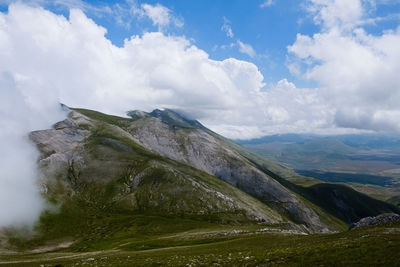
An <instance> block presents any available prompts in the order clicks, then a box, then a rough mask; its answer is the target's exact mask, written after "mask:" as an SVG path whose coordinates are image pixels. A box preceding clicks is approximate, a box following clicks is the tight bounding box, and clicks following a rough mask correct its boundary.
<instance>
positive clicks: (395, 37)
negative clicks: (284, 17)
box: [288, 0, 400, 132]
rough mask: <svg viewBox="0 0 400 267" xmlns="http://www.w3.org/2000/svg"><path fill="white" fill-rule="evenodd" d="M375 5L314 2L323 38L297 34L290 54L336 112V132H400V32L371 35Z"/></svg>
mask: <svg viewBox="0 0 400 267" xmlns="http://www.w3.org/2000/svg"><path fill="white" fill-rule="evenodd" d="M375 4H376V3H375V1H371V0H369V1H360V0H351V1H350V0H346V1H344V0H335V1H325V0H312V1H310V3H309V7H308V8H309V11H310V12H311V13H312V14H313V15H314V20H315V21H316V23H318V24H319V25H321V32H319V33H317V34H314V35H313V36H307V35H302V34H298V35H297V40H296V42H295V43H294V44H293V45H292V46H289V48H288V50H289V52H290V53H292V55H293V56H294V58H293V62H291V66H290V67H291V69H292V70H293V71H297V73H298V74H299V73H300V74H301V75H304V77H305V78H307V79H311V80H315V81H318V83H319V84H320V86H321V88H320V97H321V99H322V100H323V101H325V102H326V103H329V104H330V105H331V106H332V107H334V109H335V112H334V113H333V121H332V122H333V124H334V125H335V126H336V127H344V128H355V129H364V130H374V131H393V132H399V131H400V116H399V115H400V107H399V105H398V103H399V102H400V76H399V73H400V45H399V44H400V26H398V27H397V28H396V29H394V30H386V31H383V32H382V33H381V34H375V35H373V34H370V33H368V32H367V31H366V30H365V29H364V28H363V27H362V25H364V24H365V23H368V22H369V21H371V18H370V17H369V13H368V10H370V9H368V8H367V7H368V6H371V5H372V6H373V5H375Z"/></svg>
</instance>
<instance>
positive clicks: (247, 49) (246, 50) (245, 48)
mask: <svg viewBox="0 0 400 267" xmlns="http://www.w3.org/2000/svg"><path fill="white" fill-rule="evenodd" d="M237 44H238V46H239V51H240V52H241V53H243V54H246V55H248V56H249V57H251V58H253V57H255V55H256V51H254V49H253V47H252V46H251V45H249V44H245V43H243V42H241V41H240V40H238V41H237Z"/></svg>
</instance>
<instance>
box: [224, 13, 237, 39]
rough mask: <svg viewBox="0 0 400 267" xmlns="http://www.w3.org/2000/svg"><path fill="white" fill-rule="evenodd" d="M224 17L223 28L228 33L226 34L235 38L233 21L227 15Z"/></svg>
mask: <svg viewBox="0 0 400 267" xmlns="http://www.w3.org/2000/svg"><path fill="white" fill-rule="evenodd" d="M223 19H224V24H223V25H222V27H221V30H222V31H224V32H225V33H226V36H228V37H229V38H233V36H234V34H233V31H232V28H231V22H230V21H229V20H228V19H227V18H225V17H224V18H223Z"/></svg>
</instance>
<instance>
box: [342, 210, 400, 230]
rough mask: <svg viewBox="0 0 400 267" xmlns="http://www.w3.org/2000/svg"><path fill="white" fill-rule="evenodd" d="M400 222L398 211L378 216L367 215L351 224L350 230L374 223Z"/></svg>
mask: <svg viewBox="0 0 400 267" xmlns="http://www.w3.org/2000/svg"><path fill="white" fill-rule="evenodd" d="M392 223H400V215H399V214H396V213H384V214H381V215H378V216H376V217H365V218H362V219H361V220H359V221H358V222H356V223H353V224H351V225H350V227H349V230H352V229H357V228H360V227H367V226H373V225H385V224H392Z"/></svg>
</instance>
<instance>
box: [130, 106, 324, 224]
mask: <svg viewBox="0 0 400 267" xmlns="http://www.w3.org/2000/svg"><path fill="white" fill-rule="evenodd" d="M128 114H131V113H128ZM134 117H135V118H136V119H137V120H135V121H134V122H133V123H131V124H130V125H129V127H128V132H129V133H130V134H131V135H132V136H133V137H134V138H135V139H136V140H137V141H138V143H140V144H141V145H142V146H144V147H146V148H148V149H150V150H151V151H153V152H156V153H158V154H160V155H162V156H165V157H168V158H171V159H174V160H177V161H180V162H183V163H186V164H188V165H190V166H192V167H194V168H196V169H199V170H202V171H205V172H206V173H208V174H210V175H213V176H215V177H218V178H219V179H221V180H223V181H225V182H227V183H229V184H231V185H233V186H235V187H237V188H239V189H241V190H243V191H244V192H246V193H248V194H250V195H252V196H254V197H255V198H257V199H259V200H261V201H262V202H264V203H265V204H266V205H268V206H269V207H272V208H274V209H275V210H277V211H278V212H280V213H281V214H282V215H283V216H285V217H287V218H289V219H290V220H292V221H294V222H296V223H299V224H304V225H306V226H307V227H309V228H311V229H314V230H317V229H318V230H322V229H324V228H328V226H327V225H324V224H323V223H322V222H321V220H320V218H319V216H318V215H317V214H316V213H315V212H314V210H313V209H312V208H310V207H308V206H307V205H306V204H305V203H304V202H303V201H302V200H300V199H299V198H298V197H297V196H296V195H295V194H293V193H292V192H290V191H289V190H288V189H286V188H285V187H283V186H282V185H281V184H280V183H278V182H277V181H276V180H274V179H273V178H271V177H270V176H268V175H267V174H265V173H264V172H262V171H260V170H259V169H257V168H256V167H255V166H254V165H253V164H251V163H250V162H249V161H248V160H247V159H246V158H244V157H243V156H242V155H241V154H240V153H239V152H238V151H236V150H235V149H234V148H232V146H231V145H230V144H229V143H228V142H226V140H225V139H223V138H221V137H220V136H218V135H216V134H215V133H213V132H211V131H210V130H208V129H206V128H205V127H204V126H202V125H201V124H200V123H199V122H197V121H188V120H186V119H185V118H183V117H182V116H180V115H179V114H177V113H175V112H173V111H171V110H165V111H160V110H155V111H153V112H152V113H147V114H143V116H142V117H138V116H134Z"/></svg>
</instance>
